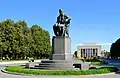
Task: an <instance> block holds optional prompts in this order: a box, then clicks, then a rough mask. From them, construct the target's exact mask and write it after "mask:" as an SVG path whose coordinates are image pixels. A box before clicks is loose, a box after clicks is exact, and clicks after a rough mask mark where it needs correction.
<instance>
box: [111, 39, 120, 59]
mask: <svg viewBox="0 0 120 78" xmlns="http://www.w3.org/2000/svg"><path fill="white" fill-rule="evenodd" d="M110 54H111V57H112V58H115V59H116V58H118V57H120V38H119V39H118V40H117V41H116V42H115V43H112V45H111V48H110Z"/></svg>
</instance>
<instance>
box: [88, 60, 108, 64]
mask: <svg viewBox="0 0 120 78" xmlns="http://www.w3.org/2000/svg"><path fill="white" fill-rule="evenodd" d="M90 64H93V65H101V64H107V63H105V62H99V61H98V62H90Z"/></svg>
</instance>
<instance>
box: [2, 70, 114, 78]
mask: <svg viewBox="0 0 120 78" xmlns="http://www.w3.org/2000/svg"><path fill="white" fill-rule="evenodd" d="M1 72H3V73H7V74H13V75H21V76H77V77H78V76H105V75H113V74H115V72H113V73H106V74H92V75H32V74H22V73H16V72H8V71H6V70H5V69H2V70H1Z"/></svg>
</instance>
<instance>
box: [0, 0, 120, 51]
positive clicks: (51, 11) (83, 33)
mask: <svg viewBox="0 0 120 78" xmlns="http://www.w3.org/2000/svg"><path fill="white" fill-rule="evenodd" d="M119 3H120V0H0V21H3V20H6V19H8V18H10V19H12V20H14V21H18V20H25V21H26V22H27V23H28V26H29V27H31V26H32V25H34V24H37V25H40V26H41V27H42V28H43V29H45V30H47V31H49V32H50V36H51V38H52V36H53V35H54V33H53V29H52V27H53V24H54V23H55V22H56V17H57V16H58V9H59V8H62V9H63V11H64V12H65V13H66V14H68V15H69V16H70V17H71V19H72V20H71V24H70V28H69V33H70V37H71V49H72V53H73V52H74V51H75V50H76V49H77V45H78V44H82V43H91V42H92V43H98V44H102V45H104V46H103V49H105V50H109V47H110V45H111V44H112V43H113V42H115V41H116V40H117V39H118V38H119V37H120V5H119Z"/></svg>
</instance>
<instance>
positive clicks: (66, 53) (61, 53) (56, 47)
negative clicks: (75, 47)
mask: <svg viewBox="0 0 120 78" xmlns="http://www.w3.org/2000/svg"><path fill="white" fill-rule="evenodd" d="M52 50H53V54H52V60H72V56H71V40H70V37H66V36H65V37H64V36H54V37H53V39H52Z"/></svg>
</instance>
